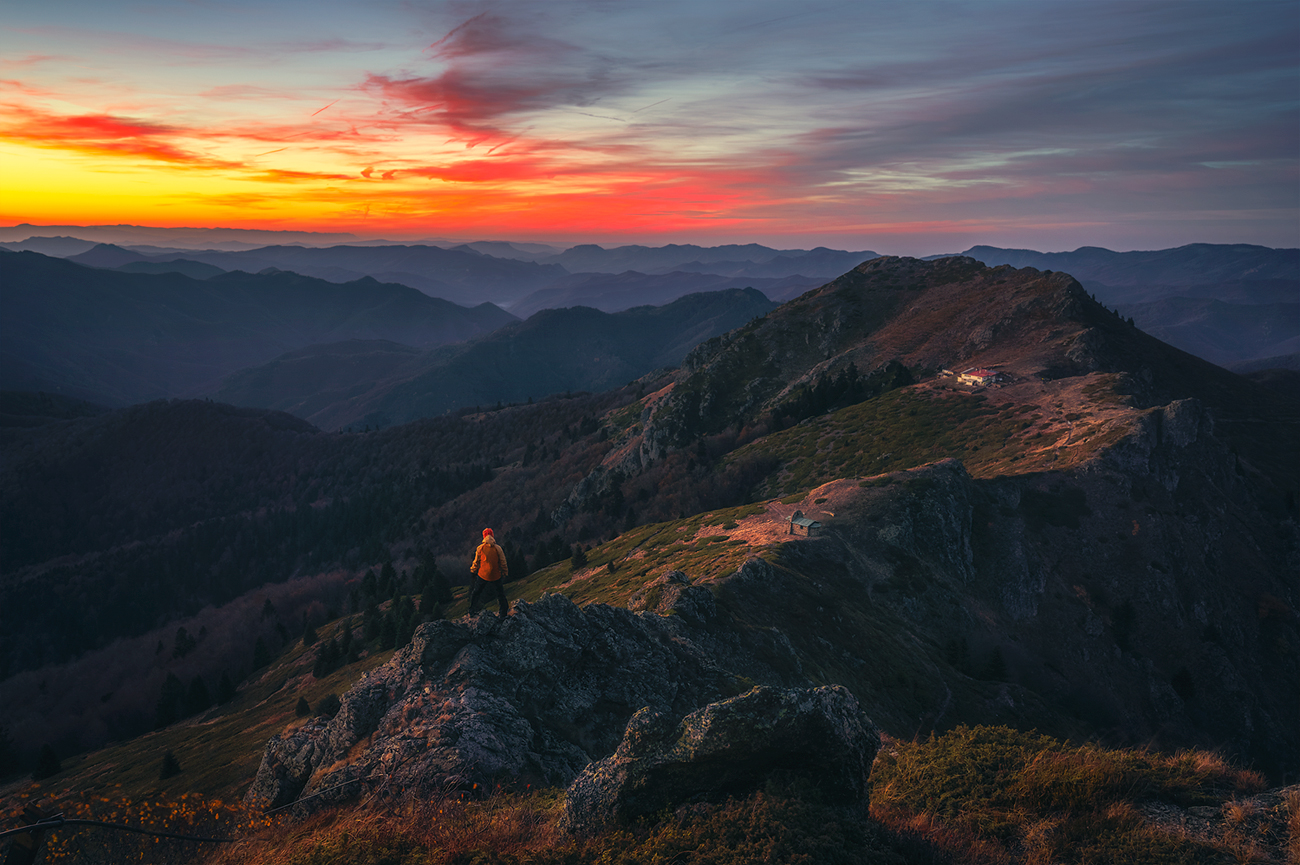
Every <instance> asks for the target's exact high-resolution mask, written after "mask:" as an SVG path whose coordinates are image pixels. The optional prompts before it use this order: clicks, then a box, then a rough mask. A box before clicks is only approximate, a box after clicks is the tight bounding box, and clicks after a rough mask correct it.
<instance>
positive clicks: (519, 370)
mask: <svg viewBox="0 0 1300 865" xmlns="http://www.w3.org/2000/svg"><path fill="white" fill-rule="evenodd" d="M775 307H776V304H774V303H772V302H771V301H769V300H768V299H767V298H766V297H764V296H763V294H762V293H761V292H759V291H756V290H754V289H731V290H728V291H715V292H708V293H703V294H692V295H687V296H685V297H680V298H678V299H677V300H674V301H673V302H672V303H669V304H667V305H665V306H659V307H653V306H643V307H637V308H635V309H630V310H625V311H623V312H618V313H613V314H610V313H605V312H601V311H599V310H595V309H590V308H588V307H574V308H571V309H548V310H543V311H541V312H538V313H536V314H535V315H533V316H531V317H530V318H529V319H528V320H527V321H523V322H517V323H514V324H510V325H507V326H505V327H503V328H501V329H499V330H496V331H494V332H492V333H490V334H487V335H484V336H481V337H479V338H477V339H474V340H472V341H470V342H468V343H464V344H462V345H456V346H444V347H443V348H439V349H435V350H433V351H429V352H425V353H423V354H416V353H414V352H412V351H411V350H409V349H406V348H405V347H403V346H400V345H395V344H393V343H379V342H373V341H369V342H360V341H352V342H347V343H341V344H335V345H329V346H314V347H311V348H308V349H303V350H301V351H297V352H292V353H289V354H286V355H283V356H281V357H278V358H276V359H275V360H274V361H272V362H270V363H268V364H265V365H263V366H260V367H256V368H253V369H247V370H243V371H241V372H239V373H237V374H235V375H233V376H231V377H230V379H228V380H227V382H226V383H225V385H224V386H223V387H222V388H221V389H220V390H218V391H217V392H216V393H214V394H213V396H214V397H215V398H216V399H218V400H221V401H222V402H230V403H234V404H236V405H246V406H256V407H261V408H276V409H281V410H283V411H287V412H290V413H291V414H294V415H297V416H298V417H302V418H306V419H307V420H309V421H311V422H312V423H313V424H315V425H316V426H319V427H321V428H324V429H339V428H342V427H346V426H362V425H365V426H375V427H388V426H392V425H394V424H401V423H406V422H408V421H411V420H415V419H416V418H420V417H432V416H436V415H441V414H444V413H446V412H448V411H451V410H453V409H457V408H460V407H462V406H473V405H483V406H491V405H492V404H494V403H521V402H525V401H527V400H535V399H541V398H542V397H545V396H548V395H550V394H556V393H564V392H571V391H584V390H590V391H599V390H608V389H610V388H613V387H617V386H619V385H622V384H625V383H627V382H628V381H631V380H633V379H637V378H640V377H641V376H643V375H645V374H647V373H649V372H652V371H653V370H655V369H658V368H661V367H675V366H677V365H678V364H679V363H681V360H682V358H683V357H685V356H686V353H687V352H688V351H690V350H691V349H692V348H694V347H695V346H696V345H698V344H699V343H701V342H704V341H705V340H708V339H710V338H712V337H715V336H717V335H719V334H722V333H725V332H727V331H729V330H732V329H734V328H736V327H739V326H740V325H742V324H744V323H745V322H747V321H750V320H751V319H753V318H756V317H758V316H761V315H765V314H766V313H768V312H769V311H771V310H772V309H774V308H775Z"/></svg>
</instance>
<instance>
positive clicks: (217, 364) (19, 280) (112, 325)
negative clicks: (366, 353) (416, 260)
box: [0, 252, 514, 405]
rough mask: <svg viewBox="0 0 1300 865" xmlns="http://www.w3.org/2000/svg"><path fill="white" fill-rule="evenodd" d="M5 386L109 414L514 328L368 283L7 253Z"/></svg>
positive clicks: (3, 273) (488, 312) (489, 316)
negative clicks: (321, 352)
mask: <svg viewBox="0 0 1300 865" xmlns="http://www.w3.org/2000/svg"><path fill="white" fill-rule="evenodd" d="M0 303H2V304H3V307H4V311H5V314H4V316H3V318H2V319H0V336H2V337H3V340H2V341H3V349H2V351H3V356H2V359H0V386H2V387H4V388H6V389H10V390H45V391H53V392H57V393H62V394H64V395H67V396H73V397H78V398H83V399H88V400H91V401H92V402H100V403H104V404H109V405H122V404H128V403H133V402H142V401H144V400H149V399H154V398H158V397H161V396H179V395H194V394H199V393H204V392H207V391H210V390H211V389H213V388H215V387H217V386H218V385H219V384H220V382H221V380H222V379H223V378H225V376H227V375H229V374H230V373H232V372H234V371H236V370H238V369H242V368H244V367H247V366H252V365H255V364H259V363H265V362H266V361H269V360H271V359H272V358H274V357H276V356H278V355H280V354H282V353H284V352H285V351H288V350H292V349H296V348H301V347H303V346H306V345H312V344H317V343H328V342H336V341H338V340H341V339H390V340H393V341H396V342H401V343H403V344H406V345H410V346H414V347H417V348H423V349H427V348H430V347H433V346H437V345H442V344H445V343H449V342H455V341H460V340H465V339H468V338H470V337H472V336H475V335H478V334H481V333H485V332H487V331H491V330H495V329H496V328H498V327H500V326H501V325H503V324H505V323H507V322H509V321H512V320H514V318H513V316H511V315H509V314H508V313H506V312H504V311H502V310H501V309H499V308H497V307H495V306H493V305H491V304H481V305H479V306H477V307H475V308H473V309H468V308H465V307H462V306H458V305H456V304H454V303H451V302H448V301H445V300H440V299H437V298H432V297H429V296H428V295H425V294H423V293H421V292H419V291H416V290H415V289H412V288H409V287H406V286H402V285H395V284H383V283H379V282H377V281H375V280H373V279H370V278H364V279H361V280H357V281H355V282H352V283H344V284H336V283H331V282H326V281H324V280H318V279H311V278H308V277H304V276H300V275H298V274H294V273H284V272H278V273H268V274H263V275H253V274H248V273H240V272H235V273H226V274H220V275H217V276H215V277H211V278H208V279H202V280H198V279H192V278H190V277H188V276H184V275H182V274H179V273H162V274H139V273H122V272H118V271H111V270H103V269H96V268H89V267H83V266H81V265H78V264H75V263H73V262H71V261H67V260H61V259H57V258H50V257H47V256H43V255H40V254H38V253H34V252H19V253H9V252H2V253H0Z"/></svg>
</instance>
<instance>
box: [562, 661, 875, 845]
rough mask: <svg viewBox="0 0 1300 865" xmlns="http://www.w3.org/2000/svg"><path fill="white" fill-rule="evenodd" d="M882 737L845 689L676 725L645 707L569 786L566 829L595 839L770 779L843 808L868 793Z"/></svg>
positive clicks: (729, 709)
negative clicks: (799, 784) (803, 785)
mask: <svg viewBox="0 0 1300 865" xmlns="http://www.w3.org/2000/svg"><path fill="white" fill-rule="evenodd" d="M879 750H880V731H879V730H878V729H877V728H876V726H875V725H874V724H873V723H872V722H871V720H870V719H868V718H867V717H866V716H865V715H864V714H863V713H862V710H861V708H860V707H859V706H858V701H857V700H856V699H855V698H854V697H853V695H852V694H850V693H849V692H848V690H846V689H845V688H842V687H840V686H838V685H833V686H830V687H822V688H810V689H790V690H787V689H782V688H770V687H763V686H759V687H755V688H753V689H751V690H750V691H749V692H748V693H746V694H743V695H741V696H739V697H733V698H731V699H728V700H722V701H720V702H717V703H712V704H710V705H708V706H705V707H704V708H702V709H698V710H696V711H694V712H692V713H690V714H689V715H687V716H685V717H684V718H682V720H681V721H680V722H674V720H673V716H671V715H669V714H667V713H664V712H660V711H655V710H654V709H651V708H648V707H647V708H645V709H642V710H641V711H639V712H637V713H636V715H635V716H633V718H632V720H631V721H630V722H629V723H628V725H627V731H626V732H625V733H624V735H623V741H622V743H620V744H619V746H618V750H617V751H616V752H615V753H614V754H613V755H612V756H610V757H607V758H605V759H604V760H600V761H599V762H596V763H593V764H591V765H590V766H588V767H587V768H586V769H584V770H583V772H582V774H581V775H579V776H578V778H577V780H575V781H574V782H573V784H572V786H570V787H569V792H568V796H567V798H566V801H565V807H564V813H563V815H562V816H561V818H560V825H561V826H562V827H563V828H564V829H566V830H567V831H569V832H572V833H575V834H589V833H592V832H595V831H598V830H599V829H600V828H601V827H603V826H606V825H608V824H610V823H618V822H623V821H626V820H629V819H632V818H635V817H639V816H643V815H646V814H653V813H655V812H657V811H660V810H663V809H665V808H669V807H675V806H678V805H681V804H685V803H689V802H693V801H700V800H708V801H719V800H721V799H723V798H725V797H727V796H729V795H746V794H748V793H751V792H753V791H755V790H758V789H761V788H762V787H763V786H764V784H765V783H766V782H767V781H768V780H769V779H780V780H786V781H799V780H804V781H808V782H810V783H812V784H815V785H816V786H817V788H818V789H819V790H820V791H821V792H822V794H823V795H824V796H825V797H826V798H827V799H828V800H829V801H835V802H853V801H857V800H859V799H861V798H862V797H864V796H865V795H866V792H867V776H868V775H869V774H870V772H871V763H872V761H873V760H874V759H875V757H876V752H877V751H879Z"/></svg>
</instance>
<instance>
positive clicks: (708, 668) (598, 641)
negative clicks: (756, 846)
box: [245, 589, 737, 810]
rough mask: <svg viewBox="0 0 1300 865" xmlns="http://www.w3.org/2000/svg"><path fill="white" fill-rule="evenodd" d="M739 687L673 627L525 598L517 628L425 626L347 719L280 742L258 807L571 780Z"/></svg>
mask: <svg viewBox="0 0 1300 865" xmlns="http://www.w3.org/2000/svg"><path fill="white" fill-rule="evenodd" d="M701 591H704V592H705V594H708V592H707V590H703V589H702V590H701ZM710 600H711V597H710ZM674 618H675V617H674ZM736 689H737V680H736V679H735V677H733V676H732V675H731V674H729V673H726V672H724V671H723V670H722V669H720V668H719V667H718V666H717V665H716V663H715V662H714V660H713V659H712V658H710V657H707V656H706V655H705V654H704V653H703V652H702V651H701V650H700V649H699V648H698V647H697V646H695V645H694V644H692V643H690V642H689V641H685V640H682V639H680V638H679V637H678V633H677V626H676V624H675V623H674V622H673V621H672V620H671V619H669V618H665V617H660V616H647V615H644V614H642V615H638V614H636V613H633V612H631V611H629V610H625V609H621V608H615V607H608V606H604V605H601V604H593V605H590V606H588V607H585V608H579V607H578V606H577V605H575V604H574V603H573V602H572V601H570V600H569V599H568V598H565V597H564V596H562V595H543V596H542V598H541V599H540V600H538V601H537V602H536V603H533V604H529V603H526V602H522V601H521V602H518V603H516V605H515V608H514V613H513V615H511V616H510V617H509V618H508V619H506V620H505V621H504V622H498V621H497V619H496V617H495V616H494V615H490V614H482V615H480V616H478V617H476V618H472V619H471V618H465V619H462V620H460V621H457V622H448V621H438V622H430V623H428V624H424V625H421V626H420V627H419V628H417V629H416V633H415V636H414V637H413V638H412V640H411V642H410V643H409V644H408V645H407V646H406V647H405V648H403V649H402V650H401V651H400V652H398V653H397V654H396V655H394V657H393V659H392V660H391V661H389V662H388V663H387V664H385V665H384V666H382V667H380V668H378V669H376V670H374V671H372V672H371V673H369V674H368V675H367V676H366V677H365V678H363V679H362V680H361V681H360V682H358V683H357V684H356V685H354V686H353V687H352V688H351V689H350V690H349V691H348V692H347V693H346V694H344V695H343V697H342V698H341V703H342V705H341V708H340V710H339V712H338V714H336V715H335V716H334V718H332V719H330V720H328V721H325V720H319V721H313V722H312V723H310V724H308V725H307V726H304V727H302V728H299V729H298V730H295V731H294V732H293V733H291V734H288V735H285V736H277V737H275V738H273V739H272V740H271V741H270V743H268V745H267V748H266V751H265V753H264V755H263V758H262V765H261V767H260V768H259V770H258V774H257V779H256V781H255V782H254V783H253V785H252V787H251V788H250V789H249V790H248V793H247V794H246V796H245V801H246V802H248V803H249V804H250V805H253V806H257V807H264V808H267V807H279V806H281V805H284V804H287V803H290V802H294V801H295V800H297V799H299V797H302V798H303V802H304V804H305V806H306V807H305V808H304V810H309V808H310V807H311V806H314V805H317V804H324V803H325V802H326V801H335V800H337V799H338V798H339V797H341V796H356V795H358V794H360V793H361V792H363V788H364V786H365V785H369V788H370V789H378V790H380V791H381V792H383V793H384V794H385V795H393V796H398V797H405V796H418V795H426V794H428V793H431V792H433V791H436V790H442V789H447V788H448V787H472V785H473V784H475V783H477V784H479V785H480V787H487V786H490V785H493V784H497V783H511V782H525V781H526V782H528V783H535V784H556V785H567V784H568V783H569V782H570V781H571V780H572V779H573V777H574V776H575V775H577V774H578V772H580V771H581V770H582V768H583V767H584V766H586V765H587V764H588V763H589V762H591V761H592V760H594V759H599V758H600V757H604V756H606V755H608V754H610V753H612V752H613V751H614V749H615V747H617V745H618V742H619V738H620V736H621V734H622V731H623V729H624V728H625V727H626V725H627V721H628V719H629V718H631V717H632V715H633V714H634V713H635V712H636V711H637V710H639V709H641V708H642V707H644V706H651V707H653V708H654V709H655V710H657V711H663V712H666V713H669V714H671V715H673V716H674V717H681V716H682V715H684V714H686V713H687V712H689V711H691V710H692V709H695V708H697V707H699V706H702V705H705V704H706V703H708V702H709V701H711V700H716V699H718V698H720V697H722V696H724V695H726V694H727V693H735V692H736ZM354 781H360V782H364V784H363V783H352V782H354ZM327 791H332V792H329V795H328V796H325V795H318V794H321V793H323V792H327ZM307 797H312V798H311V799H310V800H308V799H307Z"/></svg>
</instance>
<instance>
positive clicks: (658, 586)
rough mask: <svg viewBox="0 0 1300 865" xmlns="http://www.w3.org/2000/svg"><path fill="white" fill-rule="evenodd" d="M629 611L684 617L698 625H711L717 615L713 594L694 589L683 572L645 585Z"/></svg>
mask: <svg viewBox="0 0 1300 865" xmlns="http://www.w3.org/2000/svg"><path fill="white" fill-rule="evenodd" d="M627 608H628V609H629V610H634V611H637V612H641V611H645V612H651V613H659V614H660V615H664V616H668V615H677V616H682V617H684V618H686V619H688V620H690V621H691V622H693V623H697V624H702V623H704V622H707V621H709V620H710V619H712V618H713V617H714V616H716V615H717V613H718V608H717V604H716V603H715V602H714V600H713V593H712V592H710V591H709V590H708V589H706V588H704V587H703V586H693V585H691V580H690V578H689V577H687V576H686V574H684V573H682V572H681V571H669V572H668V573H666V574H664V575H663V576H661V577H658V578H656V579H654V580H651V581H650V582H648V583H646V584H645V585H644V586H642V587H641V589H640V590H639V591H637V592H636V594H634V595H632V597H630V598H629V599H628V602H627Z"/></svg>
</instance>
